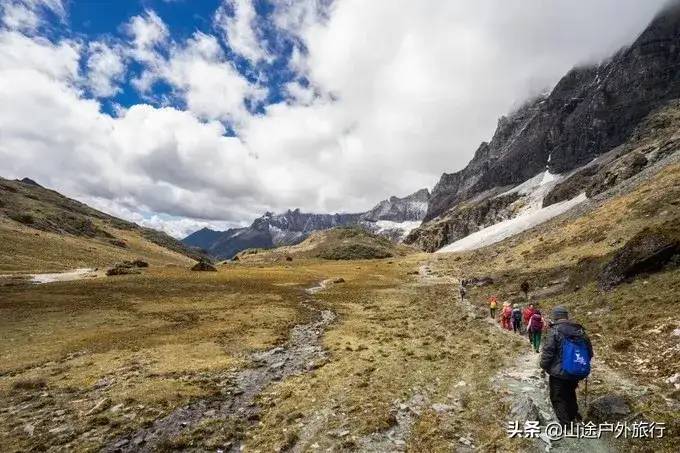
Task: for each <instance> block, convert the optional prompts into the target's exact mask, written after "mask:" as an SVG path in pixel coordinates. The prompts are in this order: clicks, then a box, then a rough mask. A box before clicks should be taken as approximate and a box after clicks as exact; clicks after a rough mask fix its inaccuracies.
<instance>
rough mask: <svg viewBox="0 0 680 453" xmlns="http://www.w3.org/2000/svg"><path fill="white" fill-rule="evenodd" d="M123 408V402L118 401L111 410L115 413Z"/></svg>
mask: <svg viewBox="0 0 680 453" xmlns="http://www.w3.org/2000/svg"><path fill="white" fill-rule="evenodd" d="M122 408H123V403H118V404H116V405H115V406H113V407H112V408H111V412H113V413H114V414H115V413H116V412H118V411H119V410H121V409H122Z"/></svg>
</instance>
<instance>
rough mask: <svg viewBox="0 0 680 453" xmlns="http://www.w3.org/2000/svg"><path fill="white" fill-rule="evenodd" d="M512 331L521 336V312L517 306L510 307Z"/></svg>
mask: <svg viewBox="0 0 680 453" xmlns="http://www.w3.org/2000/svg"><path fill="white" fill-rule="evenodd" d="M512 331H513V332H517V333H518V334H520V335H521V334H522V310H521V309H520V308H519V307H518V306H517V304H514V305H513V306H512Z"/></svg>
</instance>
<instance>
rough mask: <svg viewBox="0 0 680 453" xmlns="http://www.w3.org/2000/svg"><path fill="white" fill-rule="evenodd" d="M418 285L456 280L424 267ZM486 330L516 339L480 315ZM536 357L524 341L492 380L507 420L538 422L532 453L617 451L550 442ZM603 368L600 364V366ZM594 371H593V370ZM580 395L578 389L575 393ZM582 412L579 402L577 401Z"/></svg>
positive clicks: (597, 443)
mask: <svg viewBox="0 0 680 453" xmlns="http://www.w3.org/2000/svg"><path fill="white" fill-rule="evenodd" d="M419 278H420V280H421V282H422V283H424V284H427V283H450V284H452V285H459V284H460V281H459V280H458V279H456V278H453V277H448V276H442V275H438V274H437V273H436V272H434V271H433V270H432V267H431V266H430V265H428V264H425V265H423V266H421V267H420V269H419ZM460 303H461V304H462V306H463V309H464V310H465V312H466V313H467V314H468V315H470V316H474V317H479V316H480V313H479V310H478V309H477V308H476V307H475V306H473V305H472V304H471V303H470V301H469V300H467V299H463V300H462V301H460ZM481 316H484V315H481ZM484 319H485V320H486V321H487V322H488V323H489V328H490V329H494V330H495V331H496V332H497V333H500V334H502V335H509V336H516V335H517V334H516V333H513V332H510V331H506V330H503V329H502V328H501V327H500V325H499V324H498V323H497V322H496V321H495V320H492V319H491V318H489V317H487V316H484ZM538 361H539V354H536V353H535V352H533V350H532V349H531V347H530V345H529V344H528V342H527V347H526V351H524V352H522V353H520V355H519V356H517V358H516V359H515V361H514V362H513V363H512V364H511V366H510V367H509V368H505V369H503V370H502V371H500V372H499V373H498V375H497V376H496V377H495V378H494V384H495V386H496V388H497V390H498V391H499V392H501V393H503V394H505V395H506V398H507V400H508V402H509V404H510V406H511V408H512V409H511V413H510V414H509V419H508V421H513V420H517V421H519V422H520V423H521V424H520V427H523V423H524V421H526V420H531V421H539V422H540V425H541V427H542V428H541V434H540V436H539V437H537V438H536V440H535V442H534V451H552V452H559V453H572V452H574V453H576V452H584V451H588V452H593V453H601V452H614V451H618V450H617V449H616V448H615V447H614V446H613V445H612V444H611V442H610V441H609V440H608V439H604V438H603V439H574V438H567V439H561V440H556V441H551V440H550V438H549V437H548V436H547V435H546V433H545V426H546V425H547V424H549V423H550V422H553V421H555V417H554V412H553V409H552V405H551V403H550V399H549V393H548V381H547V377H545V376H544V375H543V373H542V372H541V369H540V366H539V363H538ZM595 366H596V367H597V365H595ZM601 366H603V365H601ZM596 371H597V368H596ZM579 392H580V390H579ZM579 403H580V405H581V408H582V409H583V402H582V401H580V402H579Z"/></svg>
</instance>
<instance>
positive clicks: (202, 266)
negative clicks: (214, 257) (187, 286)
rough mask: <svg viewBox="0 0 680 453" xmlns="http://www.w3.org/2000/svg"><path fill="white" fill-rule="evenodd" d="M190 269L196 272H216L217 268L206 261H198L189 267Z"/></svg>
mask: <svg viewBox="0 0 680 453" xmlns="http://www.w3.org/2000/svg"><path fill="white" fill-rule="evenodd" d="M191 270H192V271H198V272H217V268H216V267H215V266H213V265H212V263H210V262H208V261H199V262H198V263H196V264H195V265H194V267H192V268H191Z"/></svg>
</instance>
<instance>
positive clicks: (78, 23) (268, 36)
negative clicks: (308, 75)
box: [41, 0, 308, 134]
mask: <svg viewBox="0 0 680 453" xmlns="http://www.w3.org/2000/svg"><path fill="white" fill-rule="evenodd" d="M223 3H224V2H222V1H221V0H201V1H190V0H140V1H136V0H122V1H121V0H119V1H116V0H98V1H92V0H74V1H71V2H69V3H67V5H68V15H67V16H66V17H65V19H60V18H59V17H57V16H55V15H54V14H53V13H51V12H50V11H47V12H46V13H47V14H48V15H50V16H51V19H52V22H50V23H46V24H45V26H44V27H43V28H42V29H41V31H42V32H43V33H44V35H46V36H50V37H51V39H63V38H72V39H82V40H87V41H90V40H103V41H107V42H116V41H120V40H124V39H125V37H126V32H125V24H126V22H127V21H129V19H130V18H131V17H134V16H142V15H144V14H145V13H146V12H148V11H153V12H154V13H155V14H157V15H158V16H159V17H160V19H161V20H162V21H163V22H164V23H165V24H166V26H167V28H168V30H169V31H170V39H171V40H173V41H176V42H182V41H185V40H187V39H189V38H191V36H192V35H194V34H195V33H196V32H201V33H205V34H208V35H209V34H215V35H216V36H219V35H220V34H219V31H218V30H216V26H215V23H214V18H215V14H216V11H217V10H218V8H219V7H220V6H222V5H223ZM224 8H225V11H226V12H227V14H229V15H232V16H233V15H234V14H236V12H235V10H234V6H233V5H232V4H229V3H224ZM253 8H254V10H255V12H256V14H257V20H256V25H255V26H256V28H257V32H258V34H259V36H260V37H261V38H262V42H263V43H265V42H266V49H267V51H269V52H270V53H271V55H272V56H273V57H274V58H273V60H272V61H268V62H266V63H263V62H258V63H257V64H253V62H251V61H249V60H248V59H247V58H243V57H242V56H240V55H239V54H238V53H236V52H234V51H232V49H231V48H230V46H229V43H228V42H225V40H224V39H220V40H219V42H220V45H221V46H223V50H224V52H225V54H226V56H227V58H228V59H229V60H230V61H231V63H232V64H233V66H234V67H235V68H236V69H237V70H238V71H239V73H240V74H241V75H243V77H245V78H247V79H248V80H249V81H251V82H253V83H255V82H260V83H261V84H262V85H263V86H265V87H266V89H267V96H266V98H264V99H261V100H257V102H253V103H252V104H249V105H248V108H249V110H250V111H251V112H252V113H262V112H263V107H264V106H265V105H267V104H271V103H277V102H282V101H284V100H285V99H286V97H287V96H286V93H285V91H284V89H283V87H284V86H285V84H286V83H289V82H291V81H293V80H298V81H299V82H300V83H302V84H305V85H306V84H307V83H308V82H307V80H306V79H305V78H304V77H303V76H301V75H299V74H296V73H294V72H293V71H290V70H289V69H288V61H289V59H290V56H291V52H292V50H293V46H294V45H297V46H298V48H300V49H301V50H304V43H302V42H300V41H299V40H295V39H294V37H293V36H291V35H289V34H285V33H281V32H280V31H279V30H277V28H276V27H275V26H274V24H273V23H272V14H273V12H274V5H273V4H272V3H270V2H268V1H267V0H257V1H254V2H253ZM56 24H58V26H55V25H56ZM83 63H84V62H83ZM140 70H141V68H140V66H139V65H138V64H135V63H134V62H132V63H131V64H130V65H129V67H128V68H127V69H126V72H128V73H129V74H130V75H131V76H132V77H134V74H135V73H136V72H139V71H140ZM121 88H122V91H120V92H119V93H117V94H115V95H114V96H110V97H107V98H106V99H105V100H103V103H102V107H103V109H104V110H105V111H107V112H109V113H113V112H114V106H115V105H116V104H118V105H122V106H124V107H129V106H131V105H134V104H139V103H144V102H152V103H156V104H164V105H173V106H175V107H178V108H186V105H184V104H183V102H182V99H181V97H176V96H171V93H172V87H170V86H168V85H167V84H165V83H163V82H162V81H160V82H157V83H155V84H154V86H153V87H152V89H151V91H150V92H149V93H145V94H144V95H142V94H140V93H139V92H138V90H136V89H135V88H134V87H133V86H131V85H130V83H129V79H128V83H122V84H121ZM160 99H163V101H162V102H161V101H159V100H160ZM225 126H226V127H227V128H228V129H229V131H228V133H229V134H234V131H233V129H232V128H231V127H230V126H231V125H230V124H229V123H228V122H225Z"/></svg>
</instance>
